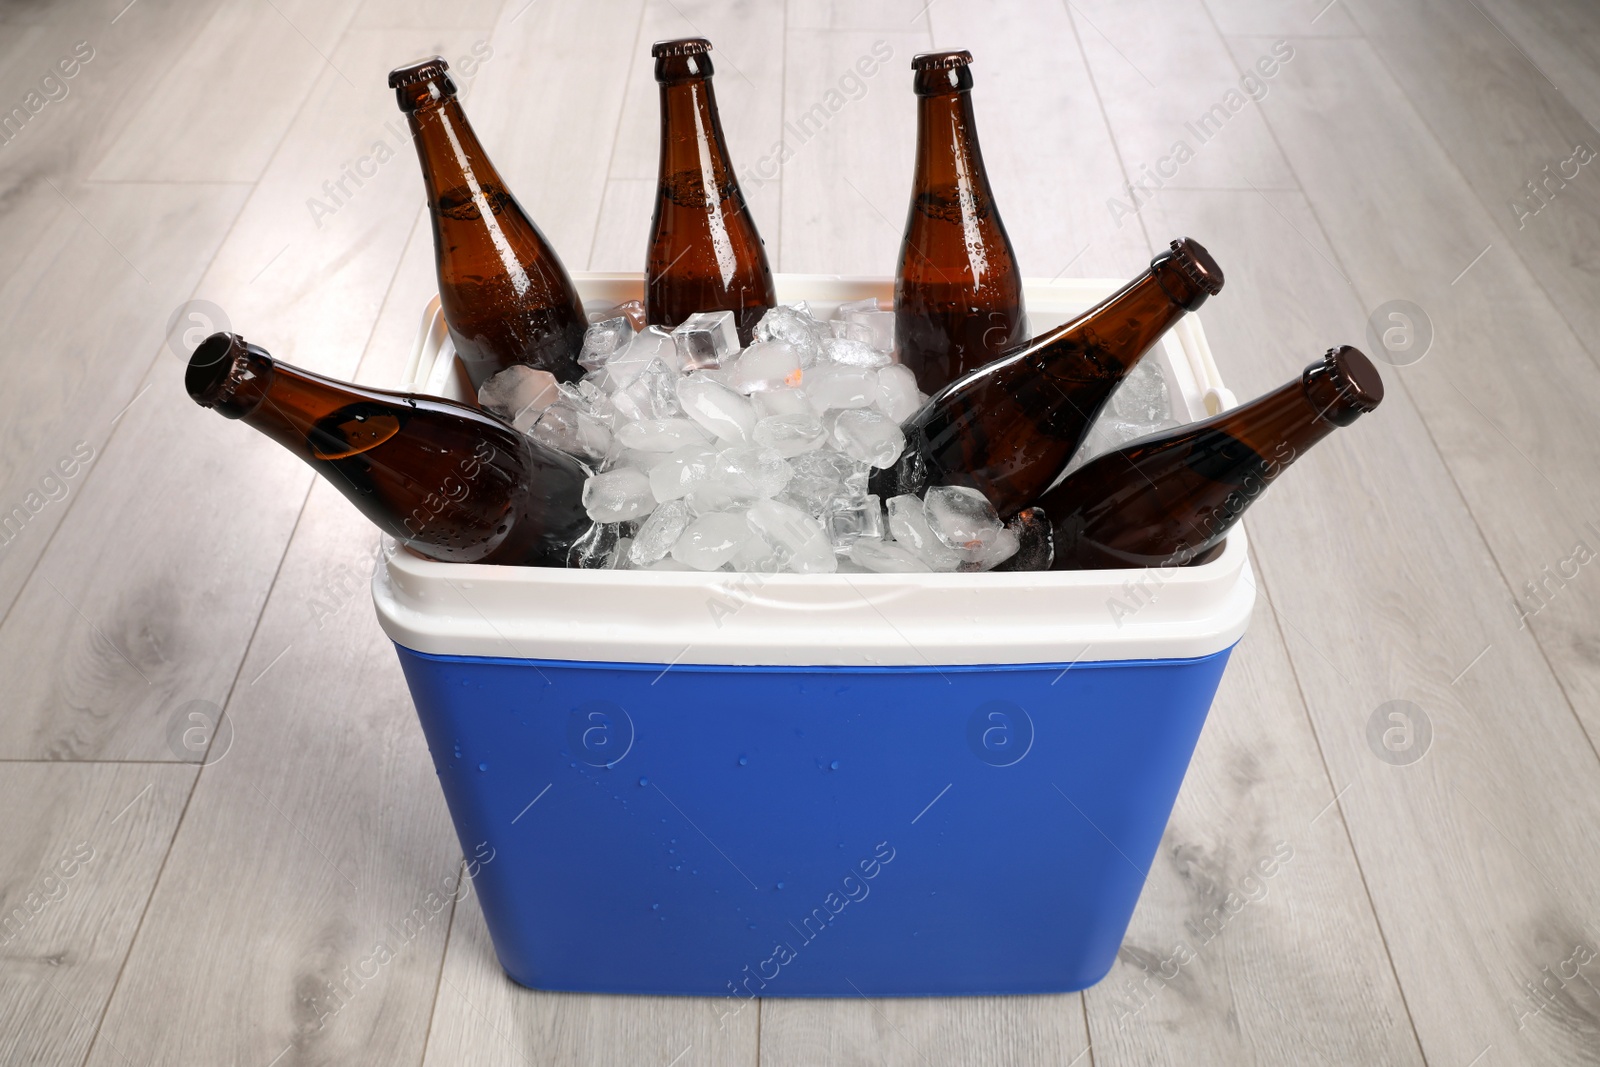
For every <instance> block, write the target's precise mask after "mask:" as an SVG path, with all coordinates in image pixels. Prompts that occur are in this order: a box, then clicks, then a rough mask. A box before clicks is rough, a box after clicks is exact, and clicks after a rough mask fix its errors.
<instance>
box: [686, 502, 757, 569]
mask: <svg viewBox="0 0 1600 1067" xmlns="http://www.w3.org/2000/svg"><path fill="white" fill-rule="evenodd" d="M750 534H751V529H750V524H749V523H747V522H745V518H744V516H743V515H742V514H738V513H735V512H726V511H713V512H711V513H710V514H709V515H702V516H700V517H699V518H698V519H695V520H694V521H693V522H691V523H689V525H688V526H687V527H686V528H685V529H684V531H683V534H682V535H681V536H680V537H679V538H678V540H677V541H676V542H675V543H674V544H673V546H672V558H673V559H675V560H677V561H678V562H679V563H687V564H688V565H689V566H691V567H693V568H694V569H695V570H697V571H714V570H716V569H717V568H718V567H720V566H722V565H723V564H724V563H726V562H728V561H729V560H730V559H732V558H733V556H734V554H735V553H736V552H738V551H739V548H740V547H741V546H742V545H743V544H744V543H745V541H746V540H748V539H749V537H750Z"/></svg>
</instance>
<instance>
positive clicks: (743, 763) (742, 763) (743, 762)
mask: <svg viewBox="0 0 1600 1067" xmlns="http://www.w3.org/2000/svg"><path fill="white" fill-rule="evenodd" d="M749 763H750V757H749V756H740V757H739V766H741V767H744V766H747V765H748V764H749Z"/></svg>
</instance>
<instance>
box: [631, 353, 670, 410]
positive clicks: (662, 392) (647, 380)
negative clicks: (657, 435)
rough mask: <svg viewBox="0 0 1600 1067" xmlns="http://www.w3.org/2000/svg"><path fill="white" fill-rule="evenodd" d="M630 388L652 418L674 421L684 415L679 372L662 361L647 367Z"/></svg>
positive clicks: (659, 360)
mask: <svg viewBox="0 0 1600 1067" xmlns="http://www.w3.org/2000/svg"><path fill="white" fill-rule="evenodd" d="M630 388H631V389H632V390H634V391H635V393H634V395H637V396H639V397H640V398H641V400H642V402H641V405H640V406H641V407H644V408H646V409H647V410H648V411H649V412H650V417H651V418H656V419H673V418H677V417H678V416H680V415H682V414H683V405H681V404H679V403H678V372H677V371H676V370H674V369H672V368H671V367H669V366H667V365H666V363H665V362H664V361H663V360H661V359H658V360H656V361H655V362H654V363H652V364H650V365H649V366H648V367H646V368H645V369H644V373H643V374H641V375H639V380H638V381H636V382H634V383H633V385H632V386H630Z"/></svg>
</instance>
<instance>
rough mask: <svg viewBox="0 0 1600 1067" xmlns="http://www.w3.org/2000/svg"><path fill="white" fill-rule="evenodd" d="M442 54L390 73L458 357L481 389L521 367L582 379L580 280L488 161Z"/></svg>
mask: <svg viewBox="0 0 1600 1067" xmlns="http://www.w3.org/2000/svg"><path fill="white" fill-rule="evenodd" d="M448 69H449V64H447V63H446V62H445V61H444V60H443V59H441V58H440V57H438V56H434V57H432V58H431V59H423V60H419V61H417V62H415V63H411V64H408V65H407V66H404V67H397V68H396V69H394V70H392V71H390V72H389V87H390V88H391V89H393V90H394V91H395V96H396V97H397V98H398V100H399V102H400V110H401V111H404V112H405V113H406V119H407V121H408V122H409V123H410V125H411V139H412V140H413V141H414V142H416V146H417V158H418V159H419V160H421V162H422V181H423V185H424V186H425V187H426V189H427V195H428V212H429V214H430V215H431V216H432V218H433V248H434V256H435V260H436V262H437V264H438V268H439V305H440V307H441V308H443V310H444V320H445V322H446V324H448V325H449V327H450V337H451V339H452V340H454V341H455V346H456V353H457V354H458V355H459V356H460V357H461V362H462V364H463V365H464V366H465V367H466V371H467V376H468V377H469V378H471V379H472V385H473V388H474V389H476V388H477V387H478V386H481V385H482V384H483V383H484V382H485V381H486V380H488V379H489V378H491V377H493V376H494V374H495V373H496V372H498V371H502V370H505V369H506V368H507V367H509V366H511V365H513V364H516V363H526V364H527V365H528V366H530V367H537V368H539V369H540V370H546V371H549V372H550V373H551V374H553V375H555V376H556V378H557V379H558V380H560V381H564V382H567V381H576V380H577V379H579V378H581V377H583V368H582V367H580V366H578V352H579V350H580V349H581V348H582V347H583V334H584V331H585V330H586V329H587V328H588V319H587V318H585V317H584V313H583V303H582V301H580V300H579V299H578V291H577V290H576V289H574V288H573V287H572V279H571V278H569V277H568V276H567V272H566V269H565V268H564V267H562V265H561V261H560V260H559V259H557V258H556V254H555V251H554V250H553V249H552V248H551V247H550V244H549V242H547V241H546V240H545V239H544V234H542V233H540V232H539V227H537V226H535V225H534V224H533V220H532V219H530V218H528V215H527V213H526V212H525V211H523V210H522V206H521V205H520V204H518V203H517V201H516V198H515V197H513V196H512V195H511V193H510V192H509V191H507V189H506V186H505V182H503V181H501V179H500V174H499V172H497V171H496V170H495V169H494V164H493V163H491V162H489V156H488V153H486V152H485V151H484V150H483V145H481V144H479V143H478V138H477V135H475V134H474V133H473V132H472V126H471V124H470V123H468V122H467V115H466V112H464V111H462V109H461V104H460V102H459V101H457V100H456V86H455V82H453V81H452V80H451V79H450V75H449V74H448V73H446V71H447V70H448Z"/></svg>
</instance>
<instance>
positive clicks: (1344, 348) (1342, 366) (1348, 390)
mask: <svg viewBox="0 0 1600 1067" xmlns="http://www.w3.org/2000/svg"><path fill="white" fill-rule="evenodd" d="M1322 360H1323V362H1324V363H1326V364H1327V365H1328V371H1329V377H1330V378H1332V379H1333V383H1334V385H1335V386H1337V387H1338V390H1339V394H1340V395H1341V396H1344V397H1348V398H1349V401H1350V403H1352V404H1354V405H1355V406H1357V407H1359V408H1360V409H1361V410H1362V411H1371V410H1372V409H1373V408H1375V407H1377V406H1378V405H1379V404H1381V403H1382V402H1383V377H1382V375H1380V374H1379V373H1378V368H1377V367H1374V366H1373V365H1372V360H1370V359H1368V358H1367V354H1366V353H1365V352H1363V351H1361V349H1359V348H1351V347H1350V346H1349V345H1340V346H1339V347H1337V348H1330V349H1328V353H1327V355H1325V356H1323V357H1322Z"/></svg>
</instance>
